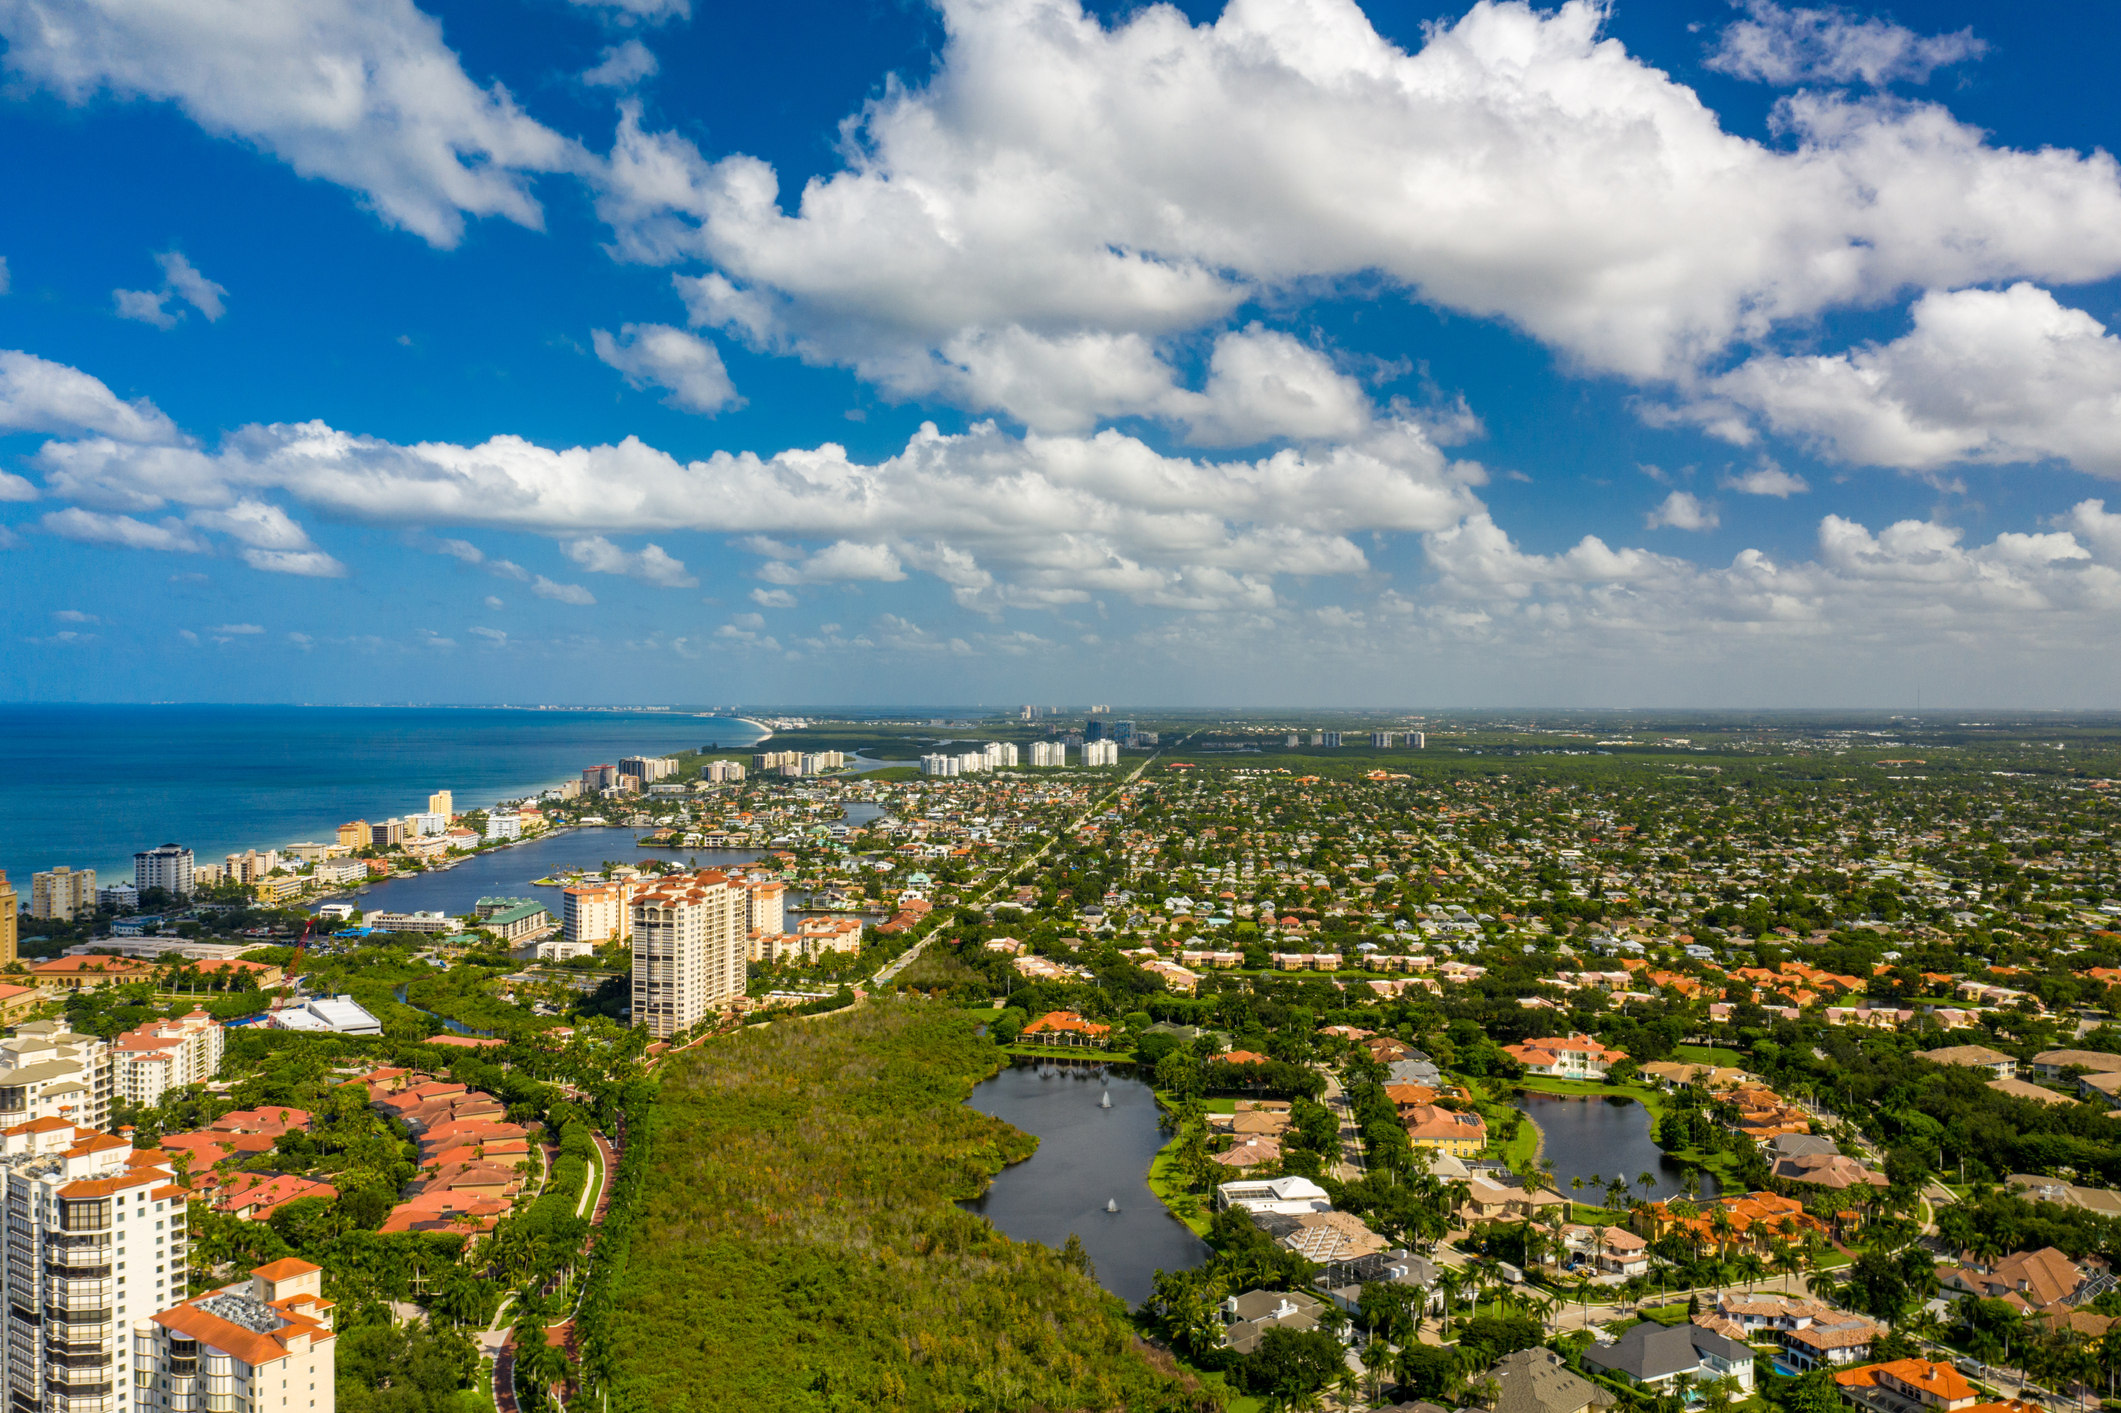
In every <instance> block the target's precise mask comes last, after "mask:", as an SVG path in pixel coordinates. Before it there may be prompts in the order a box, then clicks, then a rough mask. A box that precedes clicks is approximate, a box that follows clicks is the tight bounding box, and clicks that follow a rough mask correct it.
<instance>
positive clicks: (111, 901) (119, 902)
mask: <svg viewBox="0 0 2121 1413" xmlns="http://www.w3.org/2000/svg"><path fill="white" fill-rule="evenodd" d="M96 906H97V907H99V908H109V909H110V910H111V911H113V912H122V911H123V910H124V909H126V908H137V907H139V906H140V890H139V889H137V888H135V887H133V885H132V884H130V883H106V884H104V885H103V886H102V887H101V888H98V889H97V890H96Z"/></svg>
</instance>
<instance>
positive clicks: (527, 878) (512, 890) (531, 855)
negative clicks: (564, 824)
mask: <svg viewBox="0 0 2121 1413" xmlns="http://www.w3.org/2000/svg"><path fill="white" fill-rule="evenodd" d="M636 837H637V836H636V833H635V831H634V830H631V829H568V830H564V831H562V832H560V833H558V834H554V835H552V836H551V837H549V838H545V839H533V840H531V841H530V842H529V843H527V844H514V845H511V846H509V847H508V848H505V849H494V850H491V851H489V852H487V853H483V854H474V855H473V856H472V857H470V858H468V859H466V860H464V862H462V863H460V864H458V865H457V866H456V867H455V868H450V869H440V870H436V871H433V872H429V873H422V874H416V875H414V876H413V877H410V878H393V879H391V880H390V881H389V882H387V883H376V884H371V885H369V886H368V887H365V888H362V889H360V890H359V892H358V897H356V895H355V894H340V895H338V896H339V898H341V899H355V900H356V901H358V902H359V903H360V905H361V911H363V912H367V913H373V912H394V913H416V912H445V913H448V914H450V915H451V916H453V917H454V916H457V915H459V914H462V913H468V912H470V911H471V910H472V907H473V906H474V905H475V904H477V902H478V901H479V899H481V898H532V899H535V900H537V901H538V902H541V903H543V904H544V905H545V908H546V911H548V912H550V913H551V914H552V915H553V916H554V917H556V918H557V917H558V916H559V915H560V890H559V889H557V888H538V887H535V886H533V883H534V880H536V879H540V878H546V877H558V876H559V875H560V874H561V873H563V872H564V871H566V870H568V869H576V868H588V869H597V868H602V867H603V865H604V862H605V860H607V859H609V860H611V861H613V862H616V863H639V862H641V861H642V860H643V859H665V860H668V861H670V862H673V863H680V864H686V865H690V864H691V863H693V861H694V860H697V861H698V863H699V866H700V867H701V868H732V867H735V866H736V865H738V864H747V863H750V862H751V861H752V860H754V859H756V858H758V856H759V855H758V853H757V851H756V850H750V849H644V848H641V847H640V846H638V845H636V844H635V843H634V839H635V838H636ZM325 901H327V902H329V901H333V900H332V899H326V900H325Z"/></svg>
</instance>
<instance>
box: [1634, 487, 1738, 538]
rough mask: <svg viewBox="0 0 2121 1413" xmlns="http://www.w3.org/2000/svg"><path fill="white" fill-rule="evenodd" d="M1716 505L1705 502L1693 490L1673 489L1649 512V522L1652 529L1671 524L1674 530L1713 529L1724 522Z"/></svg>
mask: <svg viewBox="0 0 2121 1413" xmlns="http://www.w3.org/2000/svg"><path fill="white" fill-rule="evenodd" d="M1722 523H1723V522H1722V521H1721V519H1719V518H1718V516H1717V514H1716V510H1715V507H1714V506H1711V505H1707V504H1704V503H1703V502H1702V500H1701V498H1700V497H1699V496H1696V495H1695V494H1693V493H1692V492H1691V491H1673V492H1672V493H1671V494H1670V495H1668V496H1666V497H1665V498H1664V500H1663V501H1662V502H1661V503H1659V505H1658V506H1657V508H1656V509H1655V510H1652V511H1651V512H1650V513H1649V516H1648V520H1647V524H1648V527H1649V528H1650V529H1652V530H1655V529H1657V528H1658V527H1660V526H1670V527H1671V528H1672V529H1674V530H1713V529H1715V528H1716V527H1717V526H1718V525H1720V524H1722Z"/></svg>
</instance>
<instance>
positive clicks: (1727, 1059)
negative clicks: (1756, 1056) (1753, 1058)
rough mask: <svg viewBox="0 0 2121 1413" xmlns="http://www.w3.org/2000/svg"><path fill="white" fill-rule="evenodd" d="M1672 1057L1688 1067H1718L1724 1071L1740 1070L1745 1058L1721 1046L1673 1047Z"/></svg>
mask: <svg viewBox="0 0 2121 1413" xmlns="http://www.w3.org/2000/svg"><path fill="white" fill-rule="evenodd" d="M1672 1056H1673V1058H1675V1059H1678V1060H1682V1061H1684V1062H1685V1063H1687V1064H1690V1065H1720V1066H1722V1067H1724V1068H1725V1069H1741V1068H1743V1067H1744V1065H1745V1056H1743V1055H1741V1054H1739V1053H1738V1052H1737V1051H1736V1050H1730V1049H1726V1048H1725V1047H1723V1046H1721V1045H1674V1046H1673V1047H1672Z"/></svg>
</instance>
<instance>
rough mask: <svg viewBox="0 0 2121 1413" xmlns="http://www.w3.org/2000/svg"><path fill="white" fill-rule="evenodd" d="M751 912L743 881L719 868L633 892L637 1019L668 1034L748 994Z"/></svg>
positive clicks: (656, 1033) (663, 1037) (662, 1034)
mask: <svg viewBox="0 0 2121 1413" xmlns="http://www.w3.org/2000/svg"><path fill="white" fill-rule="evenodd" d="M746 914H747V905H746V896H745V889H744V886H743V885H742V884H741V883H740V882H738V881H737V880H735V879H733V878H731V877H729V876H728V875H727V874H725V873H721V872H719V871H717V870H707V871H703V872H700V873H690V874H672V875H670V876H669V877H667V878H664V879H662V880H660V881H659V882H656V883H653V884H651V885H649V886H648V887H646V888H645V889H643V890H642V891H641V892H640V893H637V894H635V895H634V899H633V1023H634V1024H635V1025H637V1026H641V1027H643V1028H644V1029H646V1030H647V1031H648V1032H649V1034H651V1035H653V1036H655V1037H656V1038H657V1039H658V1040H667V1039H669V1038H670V1037H671V1036H673V1035H675V1034H677V1033H678V1032H679V1031H681V1030H684V1029H686V1028H687V1027H689V1026H693V1025H697V1024H698V1023H699V1022H700V1021H702V1020H705V1019H706V1018H707V1017H708V1016H710V1015H712V1014H714V1013H715V1011H717V1010H719V1009H720V1008H721V1007H722V1006H724V1005H726V1004H727V1003H729V1002H731V1001H733V1000H735V999H736V998H737V997H739V996H741V995H743V994H744V982H745V970H744V958H745V950H746V946H745V921H746Z"/></svg>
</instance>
